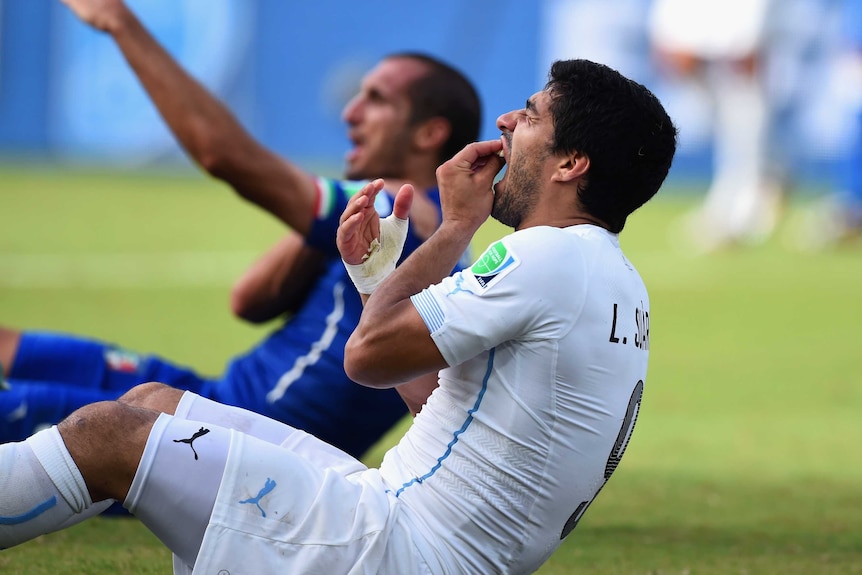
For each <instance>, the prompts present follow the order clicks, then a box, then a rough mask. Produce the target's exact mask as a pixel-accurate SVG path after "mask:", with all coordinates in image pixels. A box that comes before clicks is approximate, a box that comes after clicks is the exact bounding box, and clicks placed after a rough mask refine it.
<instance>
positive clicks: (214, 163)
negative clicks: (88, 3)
mask: <svg viewBox="0 0 862 575" xmlns="http://www.w3.org/2000/svg"><path fill="white" fill-rule="evenodd" d="M105 31H106V32H108V33H109V34H110V35H111V36H112V37H113V39H114V41H115V42H116V43H117V46H118V47H119V48H120V51H121V52H122V53H123V56H124V57H125V59H126V61H127V62H128V64H129V66H131V68H132V70H133V71H134V73H135V75H136V76H137V78H138V80H139V81H140V82H141V85H142V86H143V88H144V89H145V90H146V92H147V94H148V95H149V96H150V98H151V99H152V101H153V103H154V104H155V106H156V108H157V109H158V110H159V112H160V113H161V115H162V118H163V119H164V120H165V122H166V123H167V124H168V126H169V127H170V129H171V131H172V132H173V133H174V135H175V136H176V137H177V139H178V140H179V142H180V144H181V145H182V146H183V148H184V149H185V150H186V152H188V154H189V155H190V156H191V157H192V159H194V161H195V162H197V163H198V164H200V165H201V166H202V167H204V168H205V169H207V170H208V171H211V170H212V169H214V168H215V169H217V168H218V166H219V162H221V161H223V160H221V159H220V157H219V154H221V153H223V151H224V150H229V149H230V148H231V146H230V145H228V144H230V143H234V144H236V143H237V140H240V141H242V140H246V139H249V138H250V136H249V135H248V134H247V133H246V131H245V130H244V129H243V127H242V126H241V125H240V124H239V123H238V122H237V121H236V119H235V118H234V117H233V115H232V114H231V112H230V111H229V110H228V109H227V108H226V107H225V106H224V105H223V104H222V103H221V102H220V101H219V100H218V99H216V98H215V97H213V96H212V94H210V93H209V91H208V90H207V89H206V88H205V87H204V86H203V85H201V84H200V83H199V82H198V81H197V80H195V79H194V78H193V77H192V76H191V75H190V74H189V73H188V72H186V71H185V70H184V69H183V68H182V67H181V66H180V65H179V63H177V62H176V61H175V60H174V59H173V57H172V56H171V55H170V54H169V53H168V52H167V51H166V50H165V49H164V47H162V45H161V44H159V42H158V41H157V40H156V39H155V38H154V37H153V36H152V35H151V34H150V32H149V31H148V30H147V29H146V28H145V27H144V26H143V24H142V23H141V22H140V20H138V18H137V16H136V15H135V14H134V13H133V12H132V11H131V10H129V9H127V8H125V7H123V8H122V9H121V10H118V11H117V12H116V14H115V15H114V16H113V17H112V18H111V19H110V20H108V21H107V22H106V24H105Z"/></svg>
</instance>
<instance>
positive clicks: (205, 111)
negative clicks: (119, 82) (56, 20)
mask: <svg viewBox="0 0 862 575" xmlns="http://www.w3.org/2000/svg"><path fill="white" fill-rule="evenodd" d="M62 1H63V2H64V3H65V4H66V5H68V6H69V8H71V9H72V11H73V12H74V13H75V14H76V15H77V16H78V17H79V18H80V19H81V20H83V21H84V22H86V23H87V24H89V25H91V26H93V27H94V28H96V29H98V30H102V31H104V32H106V33H108V34H110V35H111V37H112V38H113V39H114V41H115V42H116V43H117V46H118V47H119V48H120V50H121V51H122V53H123V55H124V57H125V58H126V61H127V62H128V63H129V66H131V68H132V70H133V71H134V72H135V74H136V75H137V77H138V79H139V80H140V82H141V84H142V85H143V87H144V89H145V90H146V91H147V93H148V94H149V96H150V98H151V99H152V101H153V103H154V104H155V106H156V108H157V109H158V110H159V113H160V114H161V115H162V118H164V120H165V122H166V123H167V125H168V126H169V127H170V129H171V131H172V132H173V133H174V135H175V136H176V138H177V140H179V142H180V144H181V145H182V147H183V148H184V149H185V151H186V152H187V153H188V154H189V156H191V158H192V159H193V160H194V161H195V162H196V163H197V164H198V165H200V166H201V167H202V168H203V169H204V170H206V171H207V172H209V173H210V174H211V175H212V176H214V177H216V178H218V179H220V180H223V181H224V182H226V183H227V184H229V185H230V186H231V187H233V189H234V190H236V192H237V193H238V194H239V195H240V196H242V197H243V198H245V199H247V200H248V201H250V202H252V203H254V204H257V205H258V206H260V207H261V208H263V209H264V210H266V211H268V212H270V213H271V214H273V215H274V216H276V217H277V218H279V219H280V220H282V221H283V222H285V223H286V224H287V225H288V226H290V227H291V228H292V229H294V230H296V231H298V232H299V233H301V234H303V235H305V234H307V233H308V230H309V229H310V226H311V223H312V217H313V208H314V202H315V199H316V189H315V184H314V181H313V180H312V178H311V177H310V175H309V174H307V173H305V172H304V171H303V170H301V169H300V168H299V167H298V166H296V165H294V164H292V163H291V162H289V161H287V160H285V159H283V158H281V157H280V156H278V155H277V154H275V153H273V152H271V151H270V150H268V149H267V148H265V147H264V146H262V145H261V144H260V143H259V142H258V141H257V140H255V139H254V138H253V137H252V136H251V135H250V134H249V133H248V132H247V131H246V130H245V129H244V128H243V127H242V126H241V125H240V124H239V122H238V121H237V120H236V118H235V117H234V116H233V114H232V113H231V112H230V111H229V110H228V109H227V108H226V107H225V106H224V105H223V104H222V103H221V102H220V101H219V100H218V99H217V98H215V97H214V96H213V95H212V94H211V93H210V92H209V91H207V89H206V88H204V87H203V86H202V85H201V84H200V83H199V82H197V81H196V80H195V79H194V78H192V76H190V75H189V74H188V73H187V72H186V71H185V70H183V68H182V67H180V65H179V64H178V63H177V62H176V61H175V60H174V59H173V58H172V57H171V56H170V54H168V52H167V51H165V49H164V48H163V47H162V46H161V45H160V44H159V43H158V42H157V41H156V40H155V38H154V37H153V36H152V35H151V34H150V33H149V32H148V31H147V30H146V28H144V26H143V25H142V24H141V22H140V21H139V20H138V18H137V17H136V16H135V14H134V13H132V11H131V10H130V9H129V8H128V7H127V6H126V5H125V4H124V3H123V2H122V0H62Z"/></svg>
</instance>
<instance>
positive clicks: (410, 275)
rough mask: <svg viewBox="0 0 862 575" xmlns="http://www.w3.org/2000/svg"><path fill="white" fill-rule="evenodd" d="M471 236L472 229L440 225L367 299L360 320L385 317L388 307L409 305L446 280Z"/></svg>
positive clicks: (473, 231)
mask: <svg viewBox="0 0 862 575" xmlns="http://www.w3.org/2000/svg"><path fill="white" fill-rule="evenodd" d="M473 233H475V230H474V229H472V228H465V227H463V226H459V225H456V224H450V223H448V222H444V223H443V224H442V225H441V226H440V227H439V228H438V229H437V231H436V232H434V234H433V235H432V236H431V237H430V238H429V239H428V240H427V241H425V242H424V243H423V244H422V245H421V246H419V248H418V249H417V250H416V251H415V252H414V253H413V254H412V255H411V256H410V257H408V258H407V259H406V260H405V261H404V262H403V263H402V264H401V265H400V266H399V267H398V268H396V269H395V271H394V272H392V274H391V275H390V276H389V277H388V278H386V280H384V281H383V283H381V284H380V287H378V288H377V290H375V292H374V294H372V296H371V297H369V298H367V300H366V302H365V313H364V314H363V318H364V317H366V316H367V317H368V318H373V316H375V315H377V314H385V312H386V310H387V309H389V308H391V307H392V306H396V305H398V304H400V303H403V302H408V303H409V299H410V297H411V296H413V295H415V294H417V293H419V292H420V291H422V290H423V289H425V288H426V287H428V286H429V285H431V284H435V283H438V282H439V281H440V280H442V279H443V278H445V277H447V276H448V275H449V274H450V273H451V272H452V269H454V268H455V266H456V265H457V263H458V260H459V259H460V258H461V255H462V254H463V253H464V251H465V250H466V249H467V248H468V247H469V245H470V239H471V238H472V236H473ZM410 305H412V304H410ZM373 321H375V322H376V321H377V320H373ZM360 326H362V322H360Z"/></svg>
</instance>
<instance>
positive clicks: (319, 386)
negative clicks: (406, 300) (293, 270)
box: [0, 332, 407, 457]
mask: <svg viewBox="0 0 862 575" xmlns="http://www.w3.org/2000/svg"><path fill="white" fill-rule="evenodd" d="M337 347H340V348H341V349H343V345H342V344H340V343H339V346H337ZM267 349H270V348H267ZM260 350H261V348H260V347H258V348H255V351H256V352H257V353H260ZM272 351H273V352H274V351H275V350H274V349H273V350H272ZM278 351H279V353H278V356H279V357H278V359H279V362H275V361H270V362H269V364H268V365H269V367H271V368H273V369H272V374H267V373H265V372H251V373H248V372H243V370H241V369H237V366H239V365H245V363H244V362H242V361H239V362H237V361H236V360H235V361H234V362H233V363H232V364H231V369H228V371H227V372H226V374H225V375H224V376H221V377H217V378H212V377H203V376H201V375H199V374H197V373H195V372H194V371H193V370H192V369H190V368H188V367H183V366H178V365H176V364H173V363H171V362H168V361H166V360H165V359H163V358H161V357H158V356H155V355H144V354H138V353H134V352H131V351H128V350H126V349H123V348H120V347H118V346H116V345H113V344H109V343H104V342H100V341H97V340H93V339H87V338H83V337H79V336H72V335H66V334H57V333H48V332H25V333H24V334H23V335H22V337H21V344H20V347H19V348H18V353H17V355H16V359H15V363H14V364H13V368H12V371H11V373H10V376H9V383H10V384H11V389H10V390H7V391H0V443H2V442H7V441H21V440H23V439H25V438H26V437H28V436H30V435H31V434H32V433H34V432H35V431H36V430H38V429H39V428H40V427H43V426H46V425H51V424H55V423H58V422H59V421H61V420H62V419H63V418H65V417H67V416H68V415H69V414H70V413H72V412H73V411H75V410H76V409H78V408H80V407H82V406H84V405H87V404H89V403H94V402H97V401H107V400H115V399H117V398H118V397H119V396H121V395H122V394H123V393H125V392H126V391H128V390H129V389H131V388H132V387H134V386H135V385H138V384H140V383H145V382H148V381H158V382H161V383H165V384H168V385H170V386H172V387H176V388H178V389H183V390H188V391H192V392H195V393H197V394H199V395H201V396H203V397H207V398H209V399H213V400H215V401H219V402H222V403H226V404H228V405H236V406H238V407H243V408H245V409H249V410H252V411H256V412H258V413H262V414H263V415H266V416H268V417H272V418H273V419H276V420H278V421H281V422H282V423H286V424H288V425H290V426H292V427H295V428H297V429H302V430H303V431H307V432H308V433H311V434H313V435H315V436H317V437H318V438H319V439H322V440H323V441H326V442H327V443H330V444H332V445H334V446H336V447H338V448H339V449H342V450H344V451H346V452H347V453H349V454H351V455H353V456H354V457H361V456H362V455H363V454H364V453H365V451H367V450H368V448H369V447H371V446H372V445H373V444H374V443H376V442H377V441H378V440H379V439H380V438H381V437H382V436H383V434H384V433H386V432H387V431H388V430H389V429H391V428H392V426H393V425H394V424H395V423H397V422H398V421H399V420H400V419H401V418H402V417H403V416H404V415H406V413H407V409H406V406H405V405H404V402H403V401H402V400H401V398H400V396H399V395H398V393H397V392H396V391H395V390H394V389H386V390H377V389H371V388H367V387H363V386H360V385H358V384H356V383H353V382H352V381H350V380H349V379H348V378H347V376H346V375H345V374H344V369H343V365H342V363H341V361H337V360H336V358H335V357H328V358H326V359H321V360H320V361H318V362H316V363H314V365H309V366H308V367H307V368H306V369H305V370H304V372H303V375H302V377H300V378H299V379H297V380H296V381H294V382H293V383H292V384H291V385H290V386H289V387H288V388H287V389H286V390H285V391H284V394H283V396H282V397H281V398H280V399H278V400H277V401H275V402H272V403H269V402H267V401H266V393H267V391H268V390H269V389H271V387H272V385H273V384H274V381H273V380H276V381H277V379H278V377H279V376H280V375H281V370H282V369H284V368H283V367H280V365H281V363H282V362H283V363H284V364H287V365H290V364H291V363H292V362H293V361H294V357H293V356H294V355H301V354H303V353H305V352H306V351H307V350H304V349H302V348H301V347H300V346H299V345H295V346H284V347H280V348H279V350H278ZM276 364H277V365H276Z"/></svg>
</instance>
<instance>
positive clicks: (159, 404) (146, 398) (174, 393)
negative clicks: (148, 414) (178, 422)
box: [117, 381, 183, 414]
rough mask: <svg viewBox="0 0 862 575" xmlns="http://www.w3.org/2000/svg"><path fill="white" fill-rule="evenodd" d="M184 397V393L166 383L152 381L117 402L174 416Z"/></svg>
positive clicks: (132, 390) (138, 386)
mask: <svg viewBox="0 0 862 575" xmlns="http://www.w3.org/2000/svg"><path fill="white" fill-rule="evenodd" d="M182 396H183V391H182V390H179V389H176V388H173V387H171V386H169V385H165V384H164V383H158V382H155V381H151V382H149V383H142V384H140V385H136V386H135V387H133V388H132V389H130V390H129V391H127V392H126V393H124V394H123V395H122V396H121V397H120V398H119V399H118V400H117V401H118V402H120V403H122V404H125V405H130V406H132V407H142V408H145V409H152V410H155V411H161V412H162V413H169V414H173V413H174V412H175V411H176V408H177V404H178V403H179V402H180V398H181V397H182Z"/></svg>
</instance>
